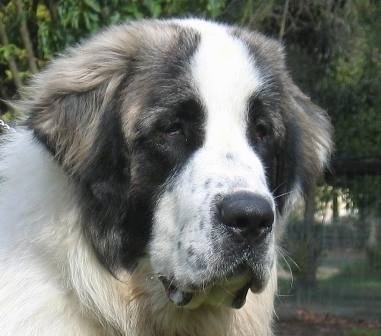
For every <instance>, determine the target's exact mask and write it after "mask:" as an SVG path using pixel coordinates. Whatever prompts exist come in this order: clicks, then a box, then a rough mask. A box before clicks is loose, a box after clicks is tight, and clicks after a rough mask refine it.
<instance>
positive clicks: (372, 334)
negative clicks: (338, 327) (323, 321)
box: [345, 328, 381, 336]
mask: <svg viewBox="0 0 381 336" xmlns="http://www.w3.org/2000/svg"><path fill="white" fill-rule="evenodd" d="M345 336H381V330H367V329H357V328H356V329H353V330H351V331H349V332H348V333H346V334H345Z"/></svg>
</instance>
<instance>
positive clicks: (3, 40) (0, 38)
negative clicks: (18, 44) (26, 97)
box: [0, 17, 22, 89]
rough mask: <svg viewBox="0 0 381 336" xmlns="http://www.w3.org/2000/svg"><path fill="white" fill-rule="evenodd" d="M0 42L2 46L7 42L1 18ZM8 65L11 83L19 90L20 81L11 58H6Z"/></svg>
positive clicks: (15, 65)
mask: <svg viewBox="0 0 381 336" xmlns="http://www.w3.org/2000/svg"><path fill="white" fill-rule="evenodd" d="M0 41H1V43H2V44H3V45H5V46H6V45H8V44H9V40H8V35H7V32H6V30H5V27H4V24H3V21H2V18H1V17H0ZM8 64H9V69H10V70H11V73H12V76H13V81H14V83H15V84H16V87H17V88H18V89H21V87H22V80H21V77H20V72H19V70H18V68H17V64H16V61H15V59H14V57H13V56H9V57H8Z"/></svg>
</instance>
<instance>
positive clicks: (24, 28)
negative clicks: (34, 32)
mask: <svg viewBox="0 0 381 336" xmlns="http://www.w3.org/2000/svg"><path fill="white" fill-rule="evenodd" d="M15 3H16V7H17V12H18V14H19V15H20V17H21V27H20V33H21V38H22V41H23V43H24V46H25V49H26V52H27V54H28V62H29V70H30V71H31V72H32V73H36V72H38V68H37V62H36V57H35V55H34V50H33V44H32V40H31V39H30V34H29V30H28V25H27V22H26V14H25V11H24V8H23V3H22V0H16V1H15Z"/></svg>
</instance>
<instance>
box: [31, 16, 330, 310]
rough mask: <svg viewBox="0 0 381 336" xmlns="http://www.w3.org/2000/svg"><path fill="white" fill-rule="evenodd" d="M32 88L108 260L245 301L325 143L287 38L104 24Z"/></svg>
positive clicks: (185, 26)
mask: <svg viewBox="0 0 381 336" xmlns="http://www.w3.org/2000/svg"><path fill="white" fill-rule="evenodd" d="M28 97H29V98H28V99H27V100H26V103H25V104H26V106H25V107H24V108H25V109H27V110H28V111H30V112H31V117H30V120H29V126H30V127H31V128H32V129H33V131H34V133H35V135H36V137H37V139H39V141H41V142H42V143H44V144H45V145H46V147H47V148H48V149H49V150H50V152H51V153H52V154H53V155H54V157H55V158H56V160H57V162H59V164H60V165H62V167H63V168H64V170H65V171H66V173H67V174H68V175H70V177H71V179H72V181H73V182H74V183H73V184H75V185H76V186H77V190H78V195H79V198H80V201H81V204H82V211H83V214H82V218H83V220H82V225H83V230H84V232H85V233H86V236H87V238H88V239H89V241H90V242H91V245H92V247H93V248H94V250H95V252H96V254H97V256H98V258H99V260H100V261H101V263H102V264H103V265H104V266H105V267H106V268H107V269H109V270H110V271H111V272H112V273H113V274H114V275H115V276H118V274H119V273H120V272H121V271H122V270H127V271H128V272H132V271H133V269H134V267H136V265H138V264H139V263H140V262H142V260H144V262H148V263H149V265H150V269H151V271H152V273H153V274H155V275H156V276H157V277H158V278H159V279H160V280H161V281H162V282H163V284H164V290H165V292H166V294H167V296H168V298H169V299H170V300H171V301H173V302H174V303H175V304H177V305H179V306H184V305H189V306H192V304H191V303H192V302H194V301H197V300H196V298H199V301H200V300H201V301H202V302H209V303H210V304H227V305H230V306H233V307H240V306H242V304H243V303H244V299H245V296H246V293H247V290H248V289H249V288H251V289H252V291H253V292H260V291H261V290H262V289H263V288H264V287H265V286H266V283H267V281H268V279H269V277H270V274H271V273H272V272H273V265H274V258H275V241H276V232H277V228H278V227H279V222H280V221H279V219H280V218H282V217H283V216H284V215H285V213H286V212H287V208H288V207H289V205H290V204H291V203H292V199H293V198H294V197H295V196H296V195H297V194H298V193H299V192H300V191H303V190H306V189H307V188H308V187H309V185H310V184H311V183H314V181H315V177H316V176H317V175H318V174H319V173H320V172H321V170H322V168H323V166H324V163H325V162H326V159H327V157H328V155H329V151H330V146H331V143H330V131H331V130H330V124H329V121H328V120H327V117H326V115H325V113H324V112H323V111H322V110H321V109H320V108H318V107H317V106H315V105H314V104H312V103H311V102H310V100H309V99H308V98H307V97H306V96H305V95H304V94H303V93H301V92H300V90H299V89H298V88H297V87H296V86H295V85H294V84H293V82H292V80H291V79H290V77H289V76H288V74H287V71H286V69H285V65H284V56H283V50H282V47H281V45H280V44H279V43H277V42H276V41H273V40H270V39H268V38H266V37H264V36H262V35H260V34H258V33H254V32H250V31H246V30H243V29H239V28H237V27H232V26H225V25H219V24H215V23H211V22H205V21H201V20H192V19H187V20H167V21H141V22H137V23H132V24H126V25H121V26H117V27H113V28H111V29H109V30H106V31H104V32H103V33H101V34H99V35H97V36H96V37H94V38H93V39H91V40H89V41H87V42H85V43H83V44H82V45H79V46H77V47H75V48H73V49H71V50H69V51H68V52H67V53H66V54H65V55H64V56H62V57H60V58H58V59H57V60H55V61H53V62H52V63H51V64H50V65H49V66H48V67H47V69H46V70H45V71H44V72H43V73H41V74H40V75H39V76H37V77H36V78H35V79H34V82H33V83H32V85H31V87H30V92H29V96H28ZM164 290H163V292H164Z"/></svg>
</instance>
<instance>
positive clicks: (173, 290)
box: [159, 275, 193, 307]
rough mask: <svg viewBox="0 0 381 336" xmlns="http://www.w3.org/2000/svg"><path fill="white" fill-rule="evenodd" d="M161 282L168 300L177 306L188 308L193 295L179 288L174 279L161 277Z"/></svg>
mask: <svg viewBox="0 0 381 336" xmlns="http://www.w3.org/2000/svg"><path fill="white" fill-rule="evenodd" d="M159 280H160V281H161V282H162V284H163V286H164V289H165V293H166V295H167V297H168V299H169V300H170V301H171V302H173V303H174V304H175V305H176V306H179V307H182V306H186V305H187V304H188V303H189V302H190V301H191V300H192V298H193V294H192V293H190V292H186V291H183V290H181V289H180V288H178V287H177V286H176V285H175V284H174V281H173V279H168V278H167V277H165V276H163V275H160V276H159Z"/></svg>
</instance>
